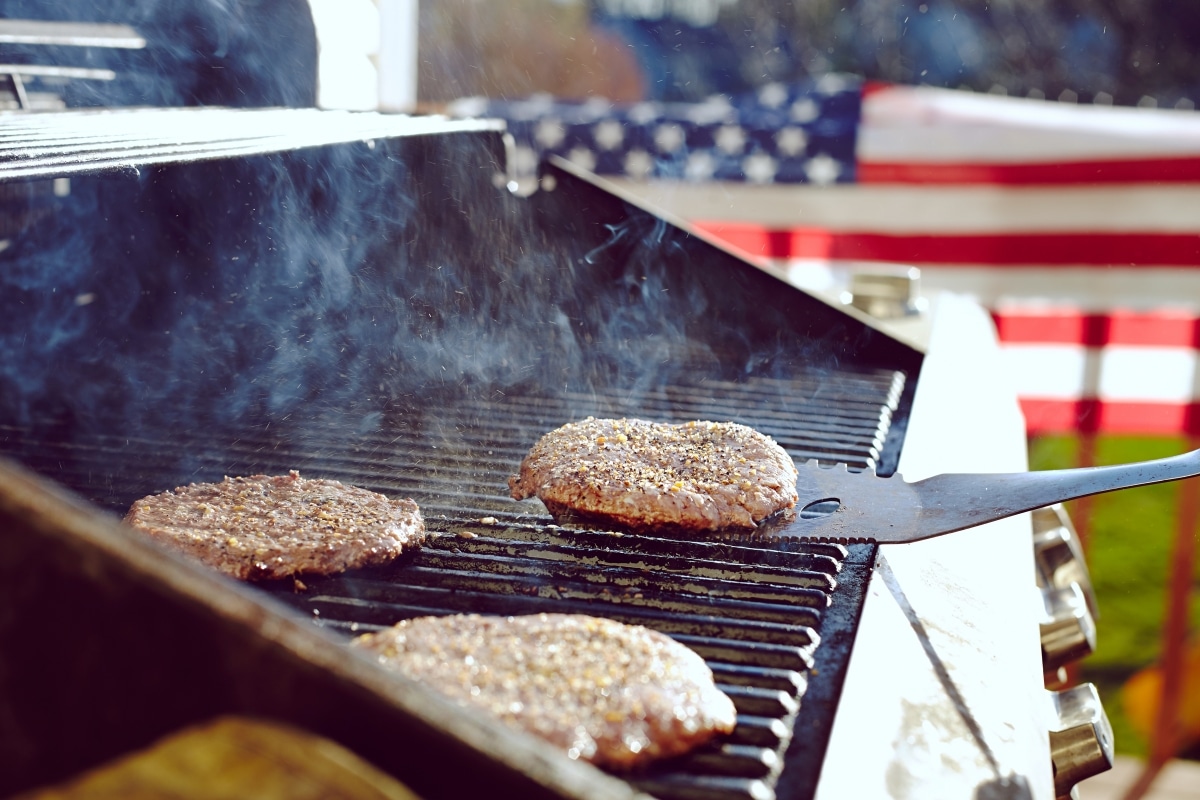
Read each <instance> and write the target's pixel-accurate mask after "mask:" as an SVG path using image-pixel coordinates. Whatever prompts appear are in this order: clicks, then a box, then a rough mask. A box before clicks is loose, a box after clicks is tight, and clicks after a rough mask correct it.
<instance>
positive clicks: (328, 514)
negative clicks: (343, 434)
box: [125, 470, 425, 580]
mask: <svg viewBox="0 0 1200 800" xmlns="http://www.w3.org/2000/svg"><path fill="white" fill-rule="evenodd" d="M125 521H126V522H127V523H129V524H130V525H132V526H133V527H134V528H136V529H138V530H141V531H143V532H145V533H147V534H149V535H150V536H152V537H153V538H155V539H156V540H158V541H160V542H163V543H165V544H168V545H170V546H171V547H174V548H175V549H177V550H179V551H181V552H183V553H185V554H187V555H189V556H191V557H193V558H196V559H198V560H200V561H202V562H203V563H205V564H207V565H209V566H210V567H214V568H216V569H218V570H220V571H221V572H223V573H225V574H226V575H230V576H232V577H234V578H239V579H241V580H269V579H274V578H286V577H289V576H294V575H300V574H317V575H329V574H333V573H337V572H343V571H345V570H347V569H353V568H356V567H363V566H369V565H373V564H383V563H386V562H388V561H391V560H392V559H394V558H396V557H397V556H398V555H400V553H401V551H402V550H403V549H404V548H406V547H410V546H412V545H417V544H420V543H421V542H423V541H424V539H425V522H424V520H423V519H422V517H421V512H420V509H418V508H417V504H416V503H415V502H413V501H412V500H400V499H395V500H394V499H391V498H388V497H385V496H384V495H382V494H379V493H377V492H371V491H368V490H366V489H360V488H358V487H356V486H347V485H346V484H343V483H341V482H339V481H334V480H320V479H308V478H301V477H300V474H299V473H298V472H296V471H295V470H292V471H291V472H290V473H289V474H288V475H278V476H268V475H254V476H251V477H243V478H228V477H227V478H225V479H224V480H223V481H221V482H220V483H193V484H191V485H188V486H181V487H179V488H177V489H174V490H172V491H167V492H163V493H162V494H157V495H151V496H150V497H145V498H143V499H141V500H138V501H137V502H135V503H134V504H133V506H132V507H131V508H130V510H129V513H128V514H127V515H126V516H125Z"/></svg>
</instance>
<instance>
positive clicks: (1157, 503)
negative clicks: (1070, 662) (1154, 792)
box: [1029, 436, 1200, 755]
mask: <svg viewBox="0 0 1200 800" xmlns="http://www.w3.org/2000/svg"><path fill="white" fill-rule="evenodd" d="M1187 447H1188V443H1187V441H1186V440H1185V439H1182V438H1178V439H1175V438H1137V437H1116V436H1105V437H1099V438H1098V439H1097V441H1096V450H1095V454H1096V455H1095V459H1096V464H1097V465H1103V464H1117V463H1123V462H1128V461H1143V460H1146V459H1151V458H1162V457H1165V456H1170V455H1176V454H1178V453H1181V452H1183V451H1184V450H1186V449H1187ZM1078 449H1079V440H1078V438H1077V437H1068V436H1061V437H1058V436H1056V437H1039V438H1037V439H1034V440H1032V441H1031V442H1030V452H1029V455H1030V468H1031V469H1061V468H1065V467H1073V466H1077V465H1078V461H1077V453H1078ZM1178 493H1179V484H1178V483H1165V484H1159V485H1157V486H1143V487H1138V488H1136V489H1125V490H1122V491H1119V492H1113V493H1110V494H1105V495H1098V496H1096V497H1094V498H1092V500H1091V516H1090V525H1089V535H1088V540H1087V561H1088V568H1089V569H1090V571H1091V575H1092V585H1093V586H1094V587H1095V590H1096V600H1097V603H1098V605H1099V608H1100V618H1099V619H1098V620H1097V646H1096V652H1095V653H1094V654H1093V655H1092V656H1090V657H1089V658H1088V659H1087V660H1085V661H1084V663H1083V665H1082V667H1081V669H1080V678H1081V679H1082V680H1090V681H1092V682H1093V683H1095V684H1096V686H1097V688H1098V689H1099V690H1100V693H1101V697H1102V699H1103V701H1104V708H1105V711H1106V712H1107V713H1108V716H1109V720H1110V721H1111V722H1112V723H1113V730H1114V736H1115V738H1116V747H1117V751H1118V752H1120V753H1127V754H1130V755H1145V752H1146V742H1145V741H1144V740H1143V739H1142V737H1141V736H1139V735H1138V734H1137V733H1136V731H1135V730H1134V729H1133V728H1132V727H1131V726H1130V724H1129V721H1128V719H1127V718H1126V716H1125V713H1124V709H1123V708H1122V704H1121V697H1120V692H1121V686H1122V684H1123V683H1124V681H1125V680H1126V679H1127V678H1128V677H1129V676H1130V675H1132V674H1133V673H1134V672H1136V671H1137V670H1139V669H1141V668H1142V667H1145V666H1147V665H1149V664H1152V663H1154V662H1155V660H1156V659H1157V658H1158V656H1159V653H1160V650H1161V633H1162V626H1163V615H1164V610H1165V602H1166V584H1167V579H1168V573H1169V567H1170V559H1171V549H1172V543H1173V540H1174V536H1175V531H1176V524H1177V523H1176V519H1175V517H1176V503H1177V497H1178ZM1067 509H1068V511H1069V512H1070V513H1071V515H1072V518H1073V519H1076V520H1078V519H1080V510H1079V508H1078V503H1077V502H1076V503H1069V504H1068V505H1067ZM1198 574H1200V573H1198ZM1190 619H1191V620H1192V621H1193V627H1194V625H1195V623H1200V592H1193V593H1192V599H1191V617H1190Z"/></svg>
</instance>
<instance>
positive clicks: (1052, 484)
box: [762, 450, 1200, 544]
mask: <svg viewBox="0 0 1200 800" xmlns="http://www.w3.org/2000/svg"><path fill="white" fill-rule="evenodd" d="M1196 475H1200V450H1193V451H1192V452H1190V453H1184V454H1182V455H1178V456H1172V457H1170V458H1162V459H1158V460H1155V461H1141V462H1136V463H1133V464H1119V465H1116V466H1111V467H1085V468H1082V469H1061V470H1046V471H1042V472H1013V473H998V474H947V475H934V476H933V477H931V478H926V479H925V480H921V481H915V482H913V483H906V482H905V481H904V479H903V478H902V477H901V476H900V475H894V476H892V477H890V478H880V477H877V476H876V475H875V473H874V472H858V473H856V472H850V471H849V470H848V469H847V468H846V467H845V465H841V464H839V465H837V466H834V467H829V468H825V467H821V466H818V464H817V463H816V462H815V461H809V462H808V463H807V464H804V465H802V466H801V468H800V478H799V481H798V482H797V489H798V491H799V494H800V502H799V504H798V506H797V508H800V509H801V511H800V513H799V514H797V515H795V517H794V518H792V519H789V520H787V521H783V520H780V521H779V522H776V523H774V524H768V525H765V526H764V528H763V531H762V534H763V535H767V536H777V537H782V538H786V539H818V540H822V541H833V542H847V543H849V542H879V543H883V544H893V543H901V542H916V541H920V540H922V539H929V538H931V537H934V536H941V535H942V534H944V533H953V532H954V531H960V530H963V529H964V528H971V527H974V526H976V525H981V524H983V523H985V522H991V521H992V520H997V519H1003V518H1004V517H1011V516H1012V515H1014V514H1020V513H1021V512H1022V511H1031V510H1033V509H1035V508H1042V507H1044V506H1049V505H1053V504H1054V503H1060V502H1063V501H1064V500H1074V499H1075V498H1077V497H1086V496H1087V495H1092V494H1100V493H1102V492H1111V491H1115V490H1117V489H1128V488H1130V487H1132V486H1144V485H1146V484H1151V483H1164V482H1166V481H1176V480H1180V479H1181V478H1191V477H1193V476H1196ZM834 502H836V503H837V510H836V511H833V512H832V513H826V514H814V512H815V511H817V510H820V509H822V508H825V509H828V508H832V507H833V505H834Z"/></svg>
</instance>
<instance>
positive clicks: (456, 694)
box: [352, 614, 736, 769]
mask: <svg viewBox="0 0 1200 800" xmlns="http://www.w3.org/2000/svg"><path fill="white" fill-rule="evenodd" d="M352 644H353V646H355V647H358V648H361V649H363V650H365V651H367V652H369V653H372V654H374V655H375V656H376V657H377V658H378V660H379V662H380V663H381V664H382V665H383V666H384V667H386V668H388V669H391V670H394V671H396V672H400V673H403V674H404V675H407V676H408V677H410V678H412V679H414V680H416V681H419V682H421V683H423V684H426V685H428V686H431V687H433V688H435V689H437V690H438V691H440V692H441V693H442V694H444V695H446V696H447V697H449V698H450V699H452V700H454V701H455V702H457V703H459V704H460V705H463V706H467V707H473V708H482V709H485V710H486V711H488V712H490V713H491V714H493V715H494V716H496V717H499V718H500V719H501V720H502V721H504V722H505V723H506V724H509V725H512V726H515V727H518V728H521V729H523V730H525V731H526V732H528V733H530V734H533V735H534V736H537V737H539V738H541V739H543V740H545V741H547V742H549V743H550V744H552V745H553V746H555V747H557V748H559V749H560V750H562V751H563V752H565V753H566V754H567V755H568V756H569V757H571V758H576V759H583V760H586V761H590V762H592V763H594V764H597V765H599V766H604V767H608V768H615V769H628V768H630V767H635V766H638V765H641V764H643V763H645V762H647V761H652V760H655V759H659V758H666V757H670V756H674V755H679V754H681V753H685V752H687V751H688V750H690V749H692V748H693V747H695V746H697V745H699V744H701V743H703V742H705V741H707V740H709V739H711V738H712V737H713V736H716V735H717V734H719V733H723V732H729V731H731V730H733V727H734V723H735V721H736V712H735V710H734V706H733V702H732V701H731V700H730V699H729V697H728V696H726V695H725V694H724V693H723V692H721V691H720V690H719V689H718V688H717V687H716V685H715V684H714V682H713V676H712V672H711V670H709V668H708V665H706V664H705V663H704V660H703V659H702V658H701V657H700V656H699V655H697V654H696V653H695V652H694V651H692V650H690V649H688V648H687V647H685V646H684V645H681V644H679V643H678V642H676V641H674V640H672V639H670V638H668V637H667V636H665V635H663V634H661V633H658V632H657V631H652V630H650V629H648V628H644V627H641V626H635V625H625V624H623V623H620V622H615V621H613V620H609V619H601V618H598V617H590V616H585V615H578V614H538V615H531V616H523V617H487V616H479V615H475V614H472V615H460V616H449V617H421V618H418V619H412V620H406V621H404V622H401V623H399V624H397V625H395V626H394V627H392V628H387V629H384V630H382V631H379V632H377V633H369V634H365V635H363V636H360V637H358V638H357V639H355V640H354V641H353V643H352Z"/></svg>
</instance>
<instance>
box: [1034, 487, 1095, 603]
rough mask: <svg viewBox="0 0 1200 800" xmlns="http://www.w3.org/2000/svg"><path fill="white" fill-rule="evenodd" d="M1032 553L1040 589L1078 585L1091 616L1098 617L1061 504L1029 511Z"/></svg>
mask: <svg viewBox="0 0 1200 800" xmlns="http://www.w3.org/2000/svg"><path fill="white" fill-rule="evenodd" d="M1033 554H1034V560H1035V562H1036V564H1037V585H1038V586H1040V587H1042V588H1043V589H1066V588H1068V587H1070V586H1071V585H1075V586H1078V587H1079V589H1080V591H1082V592H1083V597H1084V600H1085V601H1086V602H1087V607H1088V611H1090V612H1091V614H1092V618H1093V619H1096V618H1099V616H1100V615H1099V612H1098V610H1097V608H1096V595H1095V592H1094V591H1093V590H1092V578H1091V576H1090V575H1089V574H1088V568H1087V562H1086V561H1085V560H1084V558H1083V548H1082V547H1081V546H1080V544H1079V536H1078V535H1076V533H1075V526H1074V525H1072V524H1071V518H1070V517H1069V516H1067V512H1066V510H1065V509H1064V508H1063V507H1062V504H1061V503H1060V504H1057V505H1053V506H1047V507H1046V508H1039V509H1037V510H1036V511H1034V512H1033Z"/></svg>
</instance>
